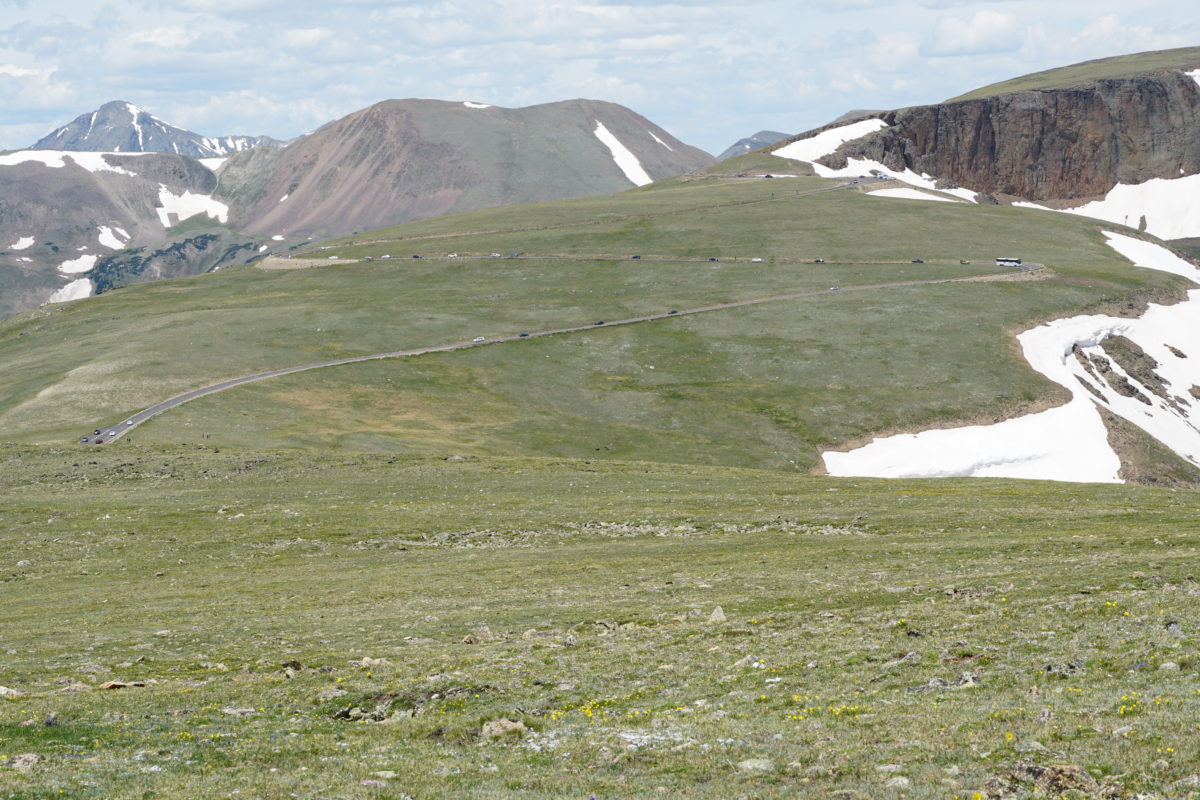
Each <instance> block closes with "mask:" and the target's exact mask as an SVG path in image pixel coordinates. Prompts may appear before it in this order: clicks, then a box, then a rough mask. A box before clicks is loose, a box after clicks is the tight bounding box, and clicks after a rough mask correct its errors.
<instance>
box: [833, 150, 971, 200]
mask: <svg viewBox="0 0 1200 800" xmlns="http://www.w3.org/2000/svg"><path fill="white" fill-rule="evenodd" d="M813 171H815V172H816V173H817V175H818V176H820V177H822V178H857V177H858V176H859V175H870V174H872V173H874V174H876V175H884V176H886V177H888V178H891V179H892V180H896V181H901V182H902V183H907V184H908V185H909V186H915V187H917V188H918V189H928V190H930V191H933V192H941V193H942V194H949V195H953V196H954V197H959V198H962V199H963V200H966V201H968V202H970V203H975V202H978V201H976V199H975V192H973V191H971V190H970V189H963V188H957V189H939V188H937V180H936V179H935V178H933V177H932V176H930V175H918V174H917V173H915V172H913V171H912V170H911V169H906V170H904V171H903V172H901V171H899V170H894V169H890V168H888V167H885V166H884V165H883V164H880V163H879V162H878V161H869V160H867V159H859V158H849V159H846V166H844V167H842V168H841V169H832V168H830V167H826V166H823V165H821V164H813Z"/></svg>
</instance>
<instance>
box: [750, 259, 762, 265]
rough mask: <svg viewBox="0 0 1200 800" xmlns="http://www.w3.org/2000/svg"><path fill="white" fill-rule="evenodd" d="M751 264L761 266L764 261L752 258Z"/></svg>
mask: <svg viewBox="0 0 1200 800" xmlns="http://www.w3.org/2000/svg"><path fill="white" fill-rule="evenodd" d="M750 263H751V264H761V263H762V259H761V258H752V259H750Z"/></svg>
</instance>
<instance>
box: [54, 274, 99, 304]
mask: <svg viewBox="0 0 1200 800" xmlns="http://www.w3.org/2000/svg"><path fill="white" fill-rule="evenodd" d="M91 296H92V282H91V281H89V280H88V279H87V278H80V279H79V280H75V281H71V282H70V283H68V284H67V285H66V286H64V287H62V288H61V289H59V290H58V291H56V292H55V293H54V294H52V295H50V297H49V299H47V300H46V302H47V303H66V302H68V301H70V300H82V299H83V298H85V297H91Z"/></svg>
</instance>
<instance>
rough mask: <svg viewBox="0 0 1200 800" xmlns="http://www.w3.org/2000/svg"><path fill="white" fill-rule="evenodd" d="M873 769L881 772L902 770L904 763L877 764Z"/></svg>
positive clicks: (887, 772)
mask: <svg viewBox="0 0 1200 800" xmlns="http://www.w3.org/2000/svg"><path fill="white" fill-rule="evenodd" d="M875 771H876V772H883V773H885V774H892V773H896V772H903V771H904V765H903V764H880V765H879V766H877V767H875Z"/></svg>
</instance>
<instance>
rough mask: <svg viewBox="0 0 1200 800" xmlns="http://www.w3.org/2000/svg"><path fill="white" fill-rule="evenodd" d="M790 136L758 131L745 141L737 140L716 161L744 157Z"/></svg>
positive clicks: (777, 132)
mask: <svg viewBox="0 0 1200 800" xmlns="http://www.w3.org/2000/svg"><path fill="white" fill-rule="evenodd" d="M789 136H791V134H790V133H780V132H779V131H759V132H758V133H756V134H754V135H753V136H747V137H746V138H745V139H738V140H737V141H736V142H734V143H733V144H731V145H730V146H729V148H728V149H727V150H725V152H723V153H721V155H719V156H717V161H724V160H725V159H727V158H733V157H734V156H744V155H746V153H749V152H752V151H754V150H757V149H759V148H760V147H766V146H767V145H769V144H775V143H776V142H782V141H783V140H784V139H786V138H788V137H789Z"/></svg>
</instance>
